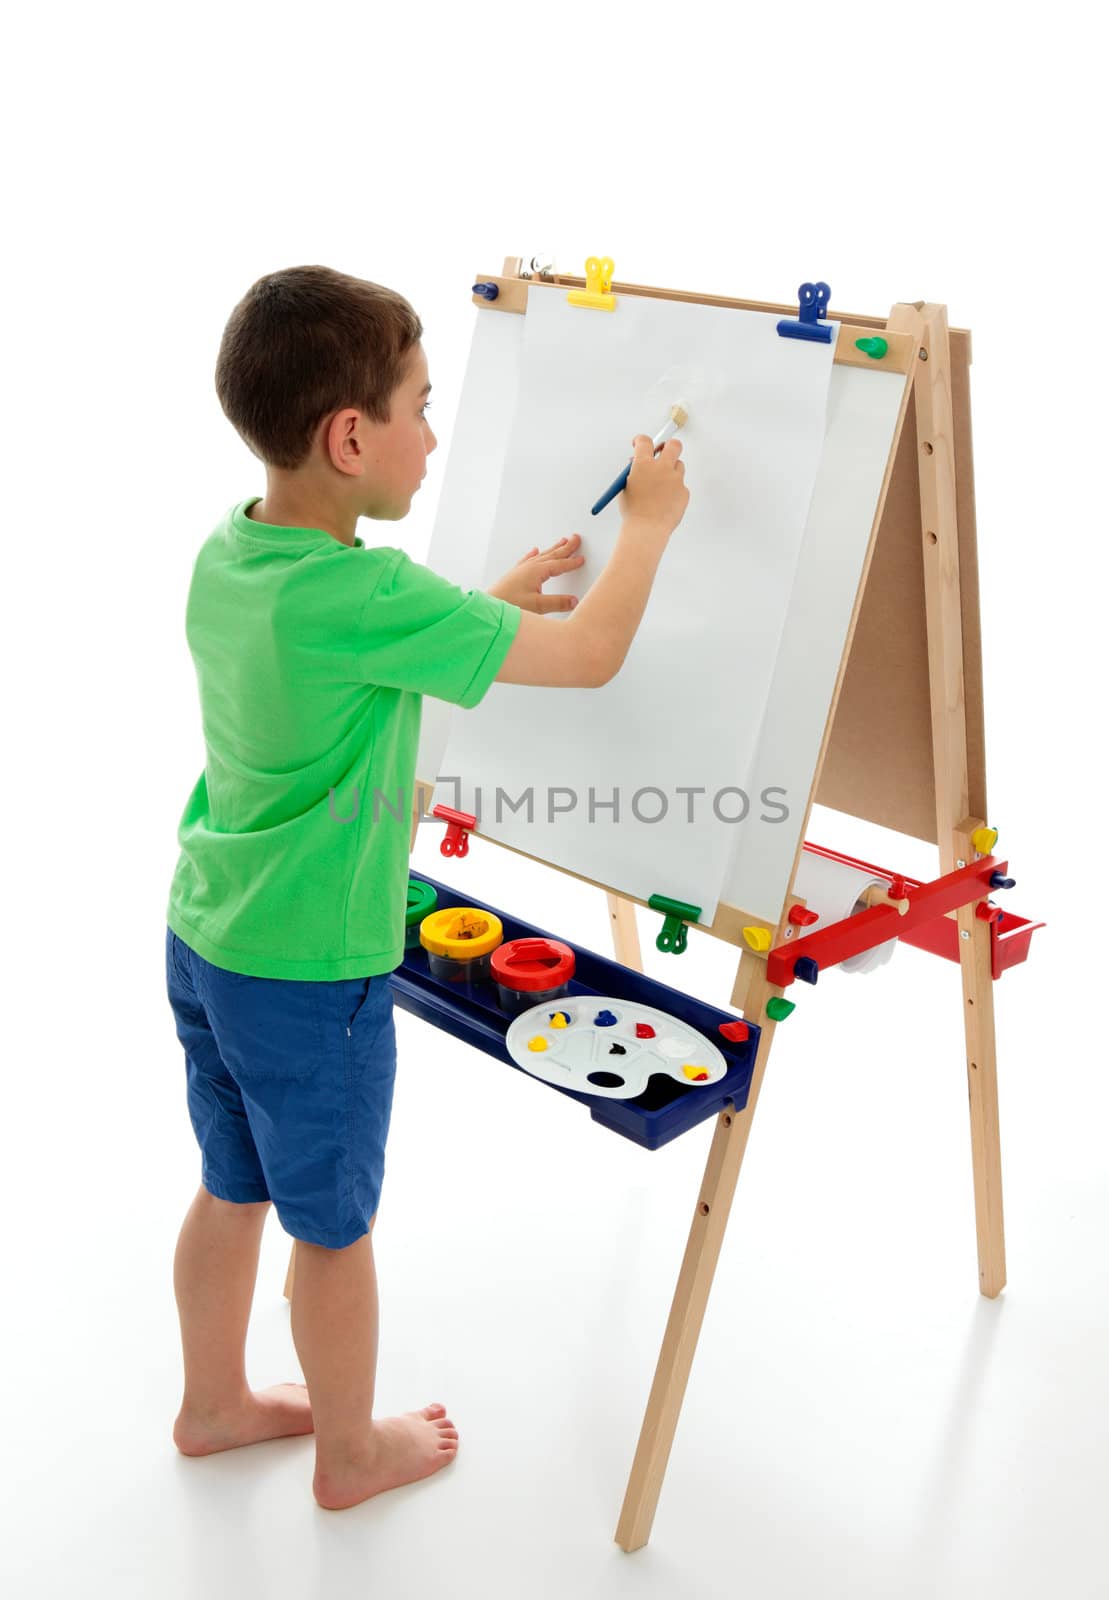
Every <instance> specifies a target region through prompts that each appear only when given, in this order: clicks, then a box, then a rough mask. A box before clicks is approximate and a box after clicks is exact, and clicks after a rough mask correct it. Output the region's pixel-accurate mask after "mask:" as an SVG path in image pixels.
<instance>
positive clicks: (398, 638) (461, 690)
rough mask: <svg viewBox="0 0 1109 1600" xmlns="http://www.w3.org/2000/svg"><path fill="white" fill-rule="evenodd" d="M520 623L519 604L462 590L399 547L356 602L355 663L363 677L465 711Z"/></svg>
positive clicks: (484, 687) (496, 668)
mask: <svg viewBox="0 0 1109 1600" xmlns="http://www.w3.org/2000/svg"><path fill="white" fill-rule="evenodd" d="M519 626H520V608H519V606H514V605H512V604H511V603H510V602H509V601H507V600H497V599H494V597H493V596H492V595H491V594H486V593H485V592H484V590H482V589H469V590H467V589H460V588H459V587H458V586H457V584H453V583H451V582H450V581H449V580H448V579H446V578H441V577H440V576H439V575H438V573H435V572H432V571H431V569H430V568H429V567H424V566H421V565H420V564H419V563H418V562H415V561H411V560H410V559H409V557H408V556H407V555H406V554H405V553H404V551H403V550H401V551H398V552H397V555H396V558H395V560H393V561H392V563H391V564H390V566H389V567H388V568H387V569H386V571H385V572H384V574H383V576H382V578H381V581H380V582H379V583H378V584H377V586H376V587H375V589H374V591H373V593H372V594H371V595H370V597H369V599H368V600H367V601H366V603H365V605H364V606H363V608H362V613H361V616H360V618H359V626H358V632H357V638H356V642H355V669H356V672H357V675H358V678H359V679H360V681H362V682H364V683H379V684H381V685H383V686H384V687H385V688H391V689H411V690H414V691H415V692H416V693H417V694H430V695H434V696H435V697H436V699H439V700H447V701H449V702H450V703H451V704H452V705H457V706H464V707H466V708H467V709H468V708H469V707H471V706H476V705H477V703H478V701H479V700H481V698H482V696H483V695H484V694H485V693H486V691H487V689H488V688H489V686H490V684H491V683H492V682H493V680H494V679H495V678H496V676H497V673H498V672H499V671H500V669H501V664H502V662H503V661H504V658H505V656H506V655H507V654H508V651H509V646H510V645H511V644H512V641H513V639H515V637H516V631H517V629H518V628H519Z"/></svg>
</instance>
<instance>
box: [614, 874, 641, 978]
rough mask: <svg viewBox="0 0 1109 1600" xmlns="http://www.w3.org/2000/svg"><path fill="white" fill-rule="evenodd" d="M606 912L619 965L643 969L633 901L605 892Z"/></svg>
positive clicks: (637, 969)
mask: <svg viewBox="0 0 1109 1600" xmlns="http://www.w3.org/2000/svg"><path fill="white" fill-rule="evenodd" d="M606 899H607V900H608V914H609V918H610V919H611V922H612V948H613V949H614V951H615V952H616V959H617V961H619V962H620V964H621V966H624V967H634V969H635V971H636V972H642V971H643V955H642V952H641V951H640V948H639V927H638V925H637V923H636V920H635V901H634V900H625V899H623V898H622V896H620V895H618V894H612V893H611V892H609V893H607V894H606Z"/></svg>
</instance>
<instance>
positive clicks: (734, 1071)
mask: <svg viewBox="0 0 1109 1600" xmlns="http://www.w3.org/2000/svg"><path fill="white" fill-rule="evenodd" d="M409 877H410V878H411V879H412V880H414V881H415V882H418V883H426V884H428V885H429V887H430V888H432V889H434V890H435V893H436V897H437V902H436V903H437V906H438V909H439V910H440V911H442V910H444V909H446V908H447V907H449V906H476V907H477V908H478V909H479V910H481V911H491V912H492V913H493V915H494V916H496V917H499V918H500V920H501V923H502V925H503V927H504V938H505V941H506V942H507V941H508V940H510V939H535V938H546V939H562V936H561V934H556V933H551V932H550V931H549V930H548V929H546V928H537V927H535V926H534V925H533V924H532V923H530V922H521V921H520V920H519V918H517V917H513V916H510V915H509V914H508V913H507V912H505V911H502V910H500V908H499V907H498V906H491V905H488V904H487V903H486V902H485V901H483V900H475V899H474V897H473V896H472V895H461V894H458V893H457V892H456V891H455V890H454V889H451V888H449V887H448V886H447V885H446V884H445V883H439V882H438V881H437V880H436V879H435V878H428V877H426V876H425V875H424V874H423V873H420V872H412V873H410V874H409ZM562 943H563V944H569V945H570V947H571V949H572V950H573V952H574V956H575V962H576V966H575V972H574V976H573V978H572V979H571V980H570V984H569V987H568V993H567V998H572V997H573V996H575V995H579V996H581V995H586V996H587V995H590V994H595V995H610V996H613V997H614V998H618V999H621V1000H624V1001H627V1002H634V1003H638V1004H640V1005H645V1006H654V1007H655V1008H656V1009H657V1010H659V1011H665V1012H668V1013H669V1014H670V1015H671V1016H673V1017H676V1018H677V1019H678V1020H679V1021H680V1022H684V1023H686V1024H687V1025H688V1026H689V1027H691V1028H696V1029H697V1031H698V1032H699V1033H703V1034H705V1036H706V1037H707V1038H709V1039H711V1040H712V1042H713V1043H714V1044H715V1045H716V1047H717V1049H718V1050H719V1051H720V1052H721V1054H722V1055H723V1057H724V1059H725V1061H726V1062H727V1064H728V1070H727V1072H726V1074H725V1075H724V1077H723V1078H721V1079H720V1080H719V1082H717V1083H714V1084H712V1085H711V1086H706V1087H705V1088H697V1087H696V1086H695V1085H693V1084H689V1085H686V1084H682V1083H678V1082H676V1081H675V1080H674V1079H673V1078H668V1077H666V1076H664V1075H663V1074H661V1073H657V1074H655V1075H654V1076H653V1077H652V1078H651V1080H650V1082H649V1083H648V1085H647V1088H646V1089H645V1091H644V1092H643V1093H642V1094H641V1095H639V1096H638V1097H637V1098H636V1099H634V1100H612V1099H607V1098H604V1097H602V1096H599V1095H588V1094H581V1093H579V1092H578V1091H577V1090H575V1089H566V1088H563V1087H562V1086H560V1085H559V1084H553V1083H544V1082H543V1080H542V1079H540V1078H534V1077H532V1075H531V1074H530V1073H527V1072H524V1076H525V1077H526V1078H529V1079H530V1080H531V1082H532V1083H535V1084H538V1085H539V1087H540V1088H543V1089H553V1090H554V1092H555V1093H556V1094H565V1095H569V1097H570V1098H571V1099H572V1100H580V1101H581V1102H582V1104H583V1105H586V1106H588V1107H589V1113H590V1115H591V1116H592V1118H593V1120H594V1122H599V1123H600V1124H601V1126H602V1127H605V1128H611V1129H612V1131H613V1132H614V1133H620V1134H623V1136H624V1137H625V1138H626V1139H631V1140H633V1141H634V1143H636V1144H638V1145H642V1146H643V1148H644V1149H645V1150H657V1149H658V1148H659V1147H660V1145H664V1144H668V1143H669V1142H670V1140H671V1139H676V1138H677V1137H678V1135H679V1134H680V1133H685V1132H687V1131H688V1129H690V1128H694V1127H696V1126H697V1124H698V1123H699V1122H706V1121H707V1120H708V1119H709V1118H710V1117H715V1116H718V1115H719V1113H720V1112H721V1111H725V1110H728V1111H732V1110H734V1111H742V1110H743V1108H744V1106H745V1105H746V1104H747V1095H748V1092H749V1090H750V1087H751V1074H752V1072H753V1071H754V1065H755V1054H756V1052H757V1050H758V1044H759V1029H758V1028H757V1027H756V1026H755V1025H754V1024H753V1023H750V1024H748V1036H747V1038H746V1039H744V1040H742V1041H738V1042H733V1041H732V1040H729V1039H726V1038H724V1037H723V1035H722V1034H721V1033H720V1031H719V1030H720V1024H721V1023H723V1022H735V1021H736V1020H737V1019H736V1017H735V1015H734V1013H732V1012H730V1011H720V1010H717V1008H716V1007H715V1006H709V1005H705V1004H704V1002H703V1001H701V1000H695V999H694V998H693V997H692V996H691V995H688V994H683V993H682V992H681V990H680V989H671V988H670V987H669V986H668V985H667V984H665V983H656V982H655V981H654V980H653V979H651V978H647V977H644V975H643V974H642V973H641V972H636V971H634V970H633V969H632V968H631V967H625V966H622V965H621V964H620V962H618V961H610V960H608V959H607V958H606V957H604V956H599V955H596V954H595V953H594V952H593V951H592V950H583V949H582V948H581V947H580V946H579V945H576V944H572V943H571V941H570V940H569V939H562ZM675 959H676V960H680V959H681V958H680V957H676V958H675ZM390 982H391V984H392V987H393V998H394V1000H395V1001H396V1004H397V1005H399V1006H402V1007H403V1008H404V1010H405V1011H411V1012H413V1013H414V1015H415V1016H417V1017H422V1018H423V1020H424V1021H425V1022H430V1023H431V1024H432V1025H433V1026H434V1027H436V1028H442V1029H443V1031H444V1032H445V1033H450V1034H453V1035H454V1037H455V1038H456V1039H462V1040H464V1041H465V1042H466V1043H467V1044H471V1045H473V1046H474V1048H475V1049H477V1050H484V1051H485V1052H486V1054H487V1055H491V1056H496V1058H497V1060H498V1061H503V1062H504V1064H505V1065H506V1066H509V1067H511V1068H512V1069H513V1071H514V1072H523V1071H524V1069H523V1068H522V1067H518V1066H517V1065H516V1063H515V1062H514V1061H513V1059H512V1057H511V1056H510V1055H509V1053H508V1049H507V1047H506V1045H505V1034H506V1033H507V1032H508V1029H509V1026H510V1025H511V1023H512V1021H513V1018H512V1017H511V1016H509V1015H508V1013H507V1012H505V1011H502V1010H501V1007H500V1004H499V1002H498V1000H497V990H496V985H495V984H494V983H489V984H488V985H480V986H475V987H474V988H472V989H466V990H461V989H459V988H457V987H455V986H453V985H451V984H447V983H441V982H440V981H439V980H438V979H437V978H434V977H433V976H432V974H431V969H430V967H429V965H428V959H427V951H426V950H424V949H423V947H422V946H419V945H418V946H416V947H415V948H414V949H411V950H406V951H405V955H404V961H403V963H402V964H401V965H400V966H399V967H397V969H396V970H395V971H394V972H392V973H391V974H390Z"/></svg>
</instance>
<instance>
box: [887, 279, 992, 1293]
mask: <svg viewBox="0 0 1109 1600" xmlns="http://www.w3.org/2000/svg"><path fill="white" fill-rule="evenodd" d="M889 326H890V327H891V328H894V327H896V328H898V329H899V330H902V331H911V332H912V333H913V335H914V337H915V338H916V339H917V341H918V344H919V347H920V349H919V354H920V357H921V366H920V369H919V370H918V372H917V375H916V378H915V380H914V384H913V393H914V400H915V406H916V427H917V445H918V474H919V479H920V519H921V520H920V525H921V530H922V533H923V541H924V542H923V551H922V556H923V571H924V605H925V615H926V622H927V635H928V678H929V689H930V703H931V713H932V760H933V766H934V769H935V781H936V838H937V839H938V841H939V848H940V870H941V872H950V871H952V870H953V868H954V866H955V863H956V861H971V860H973V859H974V855H975V850H974V845H973V843H972V842H971V834H972V833H973V831H974V829H975V828H976V827H978V826H981V825H982V823H981V822H980V821H979V819H977V818H975V817H974V816H972V815H970V814H969V813H970V811H971V806H972V805H974V806H978V805H985V774H984V772H983V771H980V770H979V769H978V767H977V766H972V761H971V753H970V750H969V747H968V744H967V724H966V710H965V689H964V670H963V610H962V595H961V585H960V561H959V522H958V515H957V504H958V494H957V484H956V460H955V419H954V412H953V409H952V383H951V347H950V339H949V337H948V330H947V312H946V309H945V308H944V307H943V306H935V305H920V306H908V305H901V306H896V307H894V310H893V313H892V314H891V316H890V318H889ZM972 786H973V790H974V798H973V800H972V798H971V789H972ZM956 920H957V922H958V927H959V964H960V968H961V970H962V977H963V1018H964V1022H965V1024H966V1042H967V1079H968V1084H969V1092H970V1138H971V1156H972V1162H973V1168H974V1214H975V1226H976V1229H977V1235H978V1286H979V1288H980V1289H981V1291H982V1293H983V1294H984V1295H988V1296H989V1297H990V1298H991V1299H992V1298H993V1297H994V1296H995V1295H997V1294H1000V1292H1001V1290H1002V1289H1003V1288H1004V1285H1005V1231H1004V1223H1003V1217H1002V1207H1001V1136H1000V1130H999V1121H998V1109H997V1053H996V1043H995V1036H994V1019H993V976H992V973H991V971H990V930H989V926H988V924H986V923H985V922H982V921H980V920H979V918H978V917H977V916H976V915H975V909H974V907H973V906H965V907H964V908H963V909H962V910H961V911H960V912H959V913H958V915H957V918H956Z"/></svg>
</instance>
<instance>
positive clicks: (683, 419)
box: [670, 405, 689, 428]
mask: <svg viewBox="0 0 1109 1600" xmlns="http://www.w3.org/2000/svg"><path fill="white" fill-rule="evenodd" d="M670 420H671V422H674V423H676V424H677V426H678V427H679V428H684V427H685V425H686V423H687V422H688V421H689V412H688V411H687V410H686V409H685V407H684V406H681V405H679V406H671V407H670Z"/></svg>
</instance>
